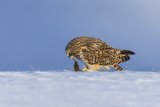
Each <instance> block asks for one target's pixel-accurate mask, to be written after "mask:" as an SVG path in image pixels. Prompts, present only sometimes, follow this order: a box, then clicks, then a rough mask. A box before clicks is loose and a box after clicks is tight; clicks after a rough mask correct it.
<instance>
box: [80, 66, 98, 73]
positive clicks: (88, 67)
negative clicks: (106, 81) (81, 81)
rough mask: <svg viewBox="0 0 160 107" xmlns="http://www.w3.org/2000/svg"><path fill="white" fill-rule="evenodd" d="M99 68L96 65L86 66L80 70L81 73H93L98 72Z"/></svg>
mask: <svg viewBox="0 0 160 107" xmlns="http://www.w3.org/2000/svg"><path fill="white" fill-rule="evenodd" d="M99 68H100V67H99V66H98V65H87V66H86V67H84V68H83V69H82V71H85V72H95V71H98V70H99Z"/></svg>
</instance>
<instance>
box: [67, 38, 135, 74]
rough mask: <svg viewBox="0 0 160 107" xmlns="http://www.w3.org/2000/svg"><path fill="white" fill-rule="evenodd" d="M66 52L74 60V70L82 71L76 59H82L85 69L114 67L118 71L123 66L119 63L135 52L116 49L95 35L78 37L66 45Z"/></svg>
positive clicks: (94, 69)
mask: <svg viewBox="0 0 160 107" xmlns="http://www.w3.org/2000/svg"><path fill="white" fill-rule="evenodd" d="M65 50H66V54H67V55H68V56H69V57H70V58H71V59H73V60H74V70H75V71H80V69H79V65H78V62H77V61H76V59H79V60H81V61H82V62H83V63H84V64H85V67H84V68H83V69H82V70H83V71H97V70H99V69H101V68H103V69H106V70H108V69H109V67H110V66H111V67H113V68H114V69H115V70H117V71H121V70H122V69H123V68H122V67H120V66H119V65H118V64H120V63H121V62H125V61H128V60H129V59H130V55H133V54H134V52H132V51H129V50H120V49H115V48H112V47H111V46H109V45H108V44H106V43H105V42H103V41H102V40H100V39H97V38H93V37H86V36H82V37H77V38H75V39H73V40H71V41H70V42H69V43H68V44H67V46H66V49H65Z"/></svg>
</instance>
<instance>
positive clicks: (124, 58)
mask: <svg viewBox="0 0 160 107" xmlns="http://www.w3.org/2000/svg"><path fill="white" fill-rule="evenodd" d="M134 54H135V53H134V52H132V51H130V50H121V52H120V56H121V61H122V62H126V61H128V60H129V59H130V56H131V55H134Z"/></svg>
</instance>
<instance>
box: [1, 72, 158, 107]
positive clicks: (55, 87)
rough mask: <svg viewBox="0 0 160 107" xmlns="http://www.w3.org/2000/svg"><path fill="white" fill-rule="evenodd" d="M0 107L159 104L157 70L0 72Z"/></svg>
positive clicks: (139, 106) (136, 106)
mask: <svg viewBox="0 0 160 107" xmlns="http://www.w3.org/2000/svg"><path fill="white" fill-rule="evenodd" d="M0 107H160V72H142V71H123V72H90V73H87V72H73V71H34V72H20V71H19V72H16V71H14V72H13V71H7V72H0Z"/></svg>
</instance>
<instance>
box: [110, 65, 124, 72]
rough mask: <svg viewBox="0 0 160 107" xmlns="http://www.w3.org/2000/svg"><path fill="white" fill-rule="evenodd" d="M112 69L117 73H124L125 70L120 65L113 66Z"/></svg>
mask: <svg viewBox="0 0 160 107" xmlns="http://www.w3.org/2000/svg"><path fill="white" fill-rule="evenodd" d="M112 67H113V68H114V69H115V70H117V71H122V70H123V68H122V67H120V66H119V65H118V64H114V65H112Z"/></svg>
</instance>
